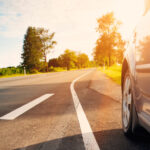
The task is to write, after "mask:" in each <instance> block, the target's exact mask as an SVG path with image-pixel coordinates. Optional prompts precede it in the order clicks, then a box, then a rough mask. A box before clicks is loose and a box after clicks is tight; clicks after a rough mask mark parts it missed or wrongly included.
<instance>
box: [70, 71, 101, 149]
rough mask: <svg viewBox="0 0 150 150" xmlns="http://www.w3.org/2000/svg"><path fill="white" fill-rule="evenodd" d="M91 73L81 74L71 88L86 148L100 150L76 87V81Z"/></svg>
mask: <svg viewBox="0 0 150 150" xmlns="http://www.w3.org/2000/svg"><path fill="white" fill-rule="evenodd" d="M89 73H90V72H88V73H86V74H83V75H82V76H80V77H78V78H76V79H75V80H73V82H72V83H71V86H70V89H71V94H72V98H73V102H74V106H75V109H76V113H77V116H78V120H79V124H80V128H81V132H82V137H83V141H84V146H85V149H86V150H100V148H99V146H98V144H97V141H96V139H95V136H94V134H93V131H92V129H91V127H90V124H89V122H88V120H87V117H86V115H85V113H84V110H83V108H82V105H81V103H80V101H79V98H78V96H77V94H76V91H75V89H74V84H75V82H76V81H78V80H79V79H80V78H82V77H84V76H86V75H87V74H89Z"/></svg>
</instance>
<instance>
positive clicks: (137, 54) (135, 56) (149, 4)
mask: <svg viewBox="0 0 150 150" xmlns="http://www.w3.org/2000/svg"><path fill="white" fill-rule="evenodd" d="M145 6H146V7H145V13H144V15H143V16H142V17H141V19H140V21H139V22H138V24H137V26H136V28H135V31H134V34H133V37H132V40H131V41H130V44H129V47H128V49H127V50H126V52H125V55H124V60H123V65H122V79H121V80H122V114H123V115H122V120H123V121H122V122H123V130H124V133H125V134H130V133H134V132H136V129H137V128H138V127H139V126H142V127H144V128H145V129H146V130H147V131H149V132H150V11H149V10H150V0H145ZM128 101H129V102H128ZM127 103H128V104H127ZM128 109H129V110H128ZM128 111H130V112H128ZM129 113H130V114H129Z"/></svg>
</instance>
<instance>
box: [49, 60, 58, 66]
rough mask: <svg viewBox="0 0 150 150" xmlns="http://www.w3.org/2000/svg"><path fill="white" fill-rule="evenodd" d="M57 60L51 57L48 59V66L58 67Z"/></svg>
mask: <svg viewBox="0 0 150 150" xmlns="http://www.w3.org/2000/svg"><path fill="white" fill-rule="evenodd" d="M59 65H60V64H59V61H58V59H57V58H52V59H50V60H49V62H48V67H51V66H52V67H59Z"/></svg>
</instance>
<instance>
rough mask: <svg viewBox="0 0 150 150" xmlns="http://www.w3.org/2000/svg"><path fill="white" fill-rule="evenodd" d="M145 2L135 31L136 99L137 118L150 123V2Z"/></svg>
mask: <svg viewBox="0 0 150 150" xmlns="http://www.w3.org/2000/svg"><path fill="white" fill-rule="evenodd" d="M146 2H147V3H146V10H145V13H144V15H143V16H142V18H141V20H140V22H139V23H138V25H137V27H136V31H135V54H136V98H137V103H138V106H139V107H138V108H139V110H138V112H140V115H139V116H141V117H142V119H144V120H145V121H146V122H148V123H150V11H149V8H150V7H149V6H148V4H149V2H150V0H146Z"/></svg>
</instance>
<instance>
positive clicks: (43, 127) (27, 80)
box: [0, 69, 150, 150]
mask: <svg viewBox="0 0 150 150" xmlns="http://www.w3.org/2000/svg"><path fill="white" fill-rule="evenodd" d="M96 71H97V70H95V69H86V70H77V71H68V72H59V73H50V74H44V75H43V74H42V75H37V76H36V75H35V76H30V77H20V78H19V77H18V78H11V79H8V80H7V79H5V80H0V150H11V149H15V150H150V136H149V134H148V133H145V134H144V135H143V136H140V137H136V138H126V137H125V136H124V135H123V133H122V130H121V104H120V103H119V102H117V101H115V100H113V99H111V98H109V97H107V96H104V95H102V94H100V93H98V92H96V91H94V90H93V89H91V88H90V84H91V79H93V75H94V73H96ZM94 80H98V79H96V78H95V79H94Z"/></svg>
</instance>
